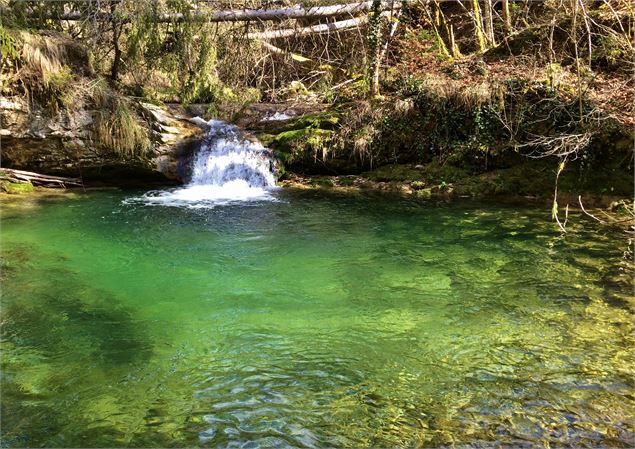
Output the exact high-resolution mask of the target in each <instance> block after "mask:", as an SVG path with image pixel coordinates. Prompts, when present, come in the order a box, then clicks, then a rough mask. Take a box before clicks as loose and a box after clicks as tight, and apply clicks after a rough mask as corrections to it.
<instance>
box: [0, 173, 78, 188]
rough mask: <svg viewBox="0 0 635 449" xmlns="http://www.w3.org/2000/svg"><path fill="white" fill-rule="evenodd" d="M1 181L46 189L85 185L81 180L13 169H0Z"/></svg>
mask: <svg viewBox="0 0 635 449" xmlns="http://www.w3.org/2000/svg"><path fill="white" fill-rule="evenodd" d="M0 180H3V181H10V182H15V183H27V182H30V183H31V184H33V185H37V186H45V187H61V188H66V187H67V186H75V187H82V186H83V185H84V184H83V183H82V180H81V179H80V178H66V177H63V176H51V175H42V174H40V173H34V172H30V171H23V170H14V169H12V168H0Z"/></svg>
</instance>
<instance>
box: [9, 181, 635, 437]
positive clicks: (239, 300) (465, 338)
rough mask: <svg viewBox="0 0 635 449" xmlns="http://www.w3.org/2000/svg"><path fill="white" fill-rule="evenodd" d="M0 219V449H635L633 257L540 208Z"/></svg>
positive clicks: (68, 210) (249, 208)
mask: <svg viewBox="0 0 635 449" xmlns="http://www.w3.org/2000/svg"><path fill="white" fill-rule="evenodd" d="M139 194H140V193H138V192H118V191H107V192H89V193H86V194H79V195H77V196H76V197H74V198H64V199H46V198H38V199H33V200H28V201H24V200H20V201H17V202H11V203H7V202H5V203H3V204H2V263H3V271H2V314H1V315H2V401H1V405H2V415H1V418H2V445H3V446H5V447H11V446H49V447H72V446H81V447H95V446H102V447H103V446H109V447H113V446H146V447H148V446H161V447H173V446H196V445H201V446H211V447H244V448H257V447H286V446H297V447H369V446H372V447H439V446H452V445H456V446H469V445H471V446H473V447H482V446H491V445H492V444H494V443H499V444H500V445H502V446H503V447H508V446H509V447H519V446H521V447H534V446H535V447H561V446H571V447H604V446H610V447H630V446H632V445H633V444H634V435H635V433H634V429H633V417H634V416H635V397H634V390H633V382H632V379H633V374H634V366H635V365H634V363H633V362H634V358H635V356H634V353H633V349H634V347H635V346H634V344H633V310H632V308H631V307H632V305H633V282H632V279H631V274H632V272H631V271H630V270H631V267H630V266H629V265H628V264H627V263H626V262H625V261H624V259H623V257H622V253H623V251H624V250H625V249H626V246H627V242H626V239H625V238H624V235H623V234H621V233H619V232H617V231H609V230H605V229H598V228H597V227H596V226H595V225H594V224H593V223H591V222H590V221H587V220H586V219H585V217H584V216H577V215H573V216H571V217H570V219H569V222H570V223H569V225H568V228H569V230H570V232H569V233H568V234H567V235H565V236H563V235H561V234H560V233H558V232H557V229H556V228H555V227H554V225H553V223H552V222H551V221H550V220H549V207H548V206H544V205H517V204H516V205H500V204H498V205H497V204H495V203H478V202H473V201H465V202H461V201H455V202H449V203H444V202H435V201H428V202H422V201H413V200H408V199H403V198H400V197H392V196H381V195H373V196H370V195H359V196H353V195H349V196H338V195H327V194H325V193H319V192H314V191H306V192H297V191H290V190H282V191H278V192H276V193H275V197H276V201H273V202H271V201H263V202H258V201H256V202H251V203H243V204H226V205H222V206H220V205H219V206H216V207H214V208H201V209H193V208H186V207H164V206H150V205H145V204H143V203H138V202H128V201H125V200H126V199H129V198H131V197H135V196H138V195H139Z"/></svg>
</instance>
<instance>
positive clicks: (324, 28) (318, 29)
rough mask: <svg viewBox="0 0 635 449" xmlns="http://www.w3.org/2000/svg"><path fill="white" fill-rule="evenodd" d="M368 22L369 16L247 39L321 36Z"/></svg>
mask: <svg viewBox="0 0 635 449" xmlns="http://www.w3.org/2000/svg"><path fill="white" fill-rule="evenodd" d="M391 14H392V13H391V12H390V11H384V12H382V13H381V16H382V17H386V16H389V15H391ZM366 22H368V16H362V17H357V18H354V19H346V20H340V21H339V22H329V23H321V24H319V25H311V26H308V27H304V28H285V29H283V30H271V31H261V32H257V33H247V36H246V37H247V39H257V40H268V39H277V38H282V37H291V36H304V35H307V34H319V33H326V32H330V31H345V30H350V29H353V28H357V27H359V26H360V25H363V24H364V23H366Z"/></svg>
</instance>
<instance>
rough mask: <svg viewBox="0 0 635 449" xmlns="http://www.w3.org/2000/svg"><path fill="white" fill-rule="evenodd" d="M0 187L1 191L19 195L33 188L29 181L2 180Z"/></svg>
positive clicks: (29, 191)
mask: <svg viewBox="0 0 635 449" xmlns="http://www.w3.org/2000/svg"><path fill="white" fill-rule="evenodd" d="M0 188H1V189H2V191H3V192H5V193H8V194H11V195H20V194H25V193H31V192H33V191H34V190H35V187H33V184H31V183H30V182H25V183H18V182H10V181H2V182H0Z"/></svg>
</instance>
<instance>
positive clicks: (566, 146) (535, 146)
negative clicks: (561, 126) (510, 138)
mask: <svg viewBox="0 0 635 449" xmlns="http://www.w3.org/2000/svg"><path fill="white" fill-rule="evenodd" d="M592 137H593V134H592V133H590V132H585V133H581V134H563V135H560V136H535V137H534V138H533V139H532V140H530V141H528V142H525V143H523V144H517V145H515V148H516V150H519V149H522V148H532V151H531V152H530V153H529V154H527V155H526V156H528V157H531V158H535V159H537V158H543V157H549V156H557V157H560V158H564V157H568V156H576V155H577V153H578V152H579V151H581V150H583V149H584V148H586V147H587V146H588V145H589V143H590V142H591V138H592Z"/></svg>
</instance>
